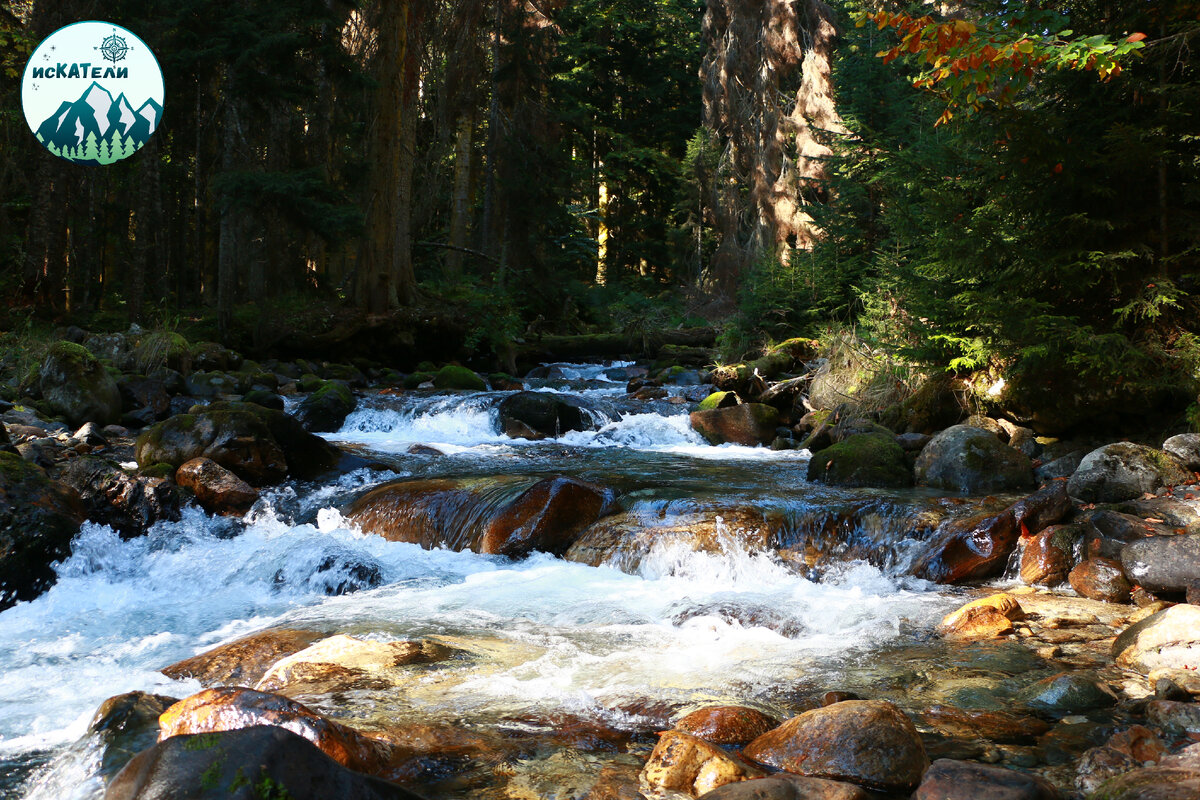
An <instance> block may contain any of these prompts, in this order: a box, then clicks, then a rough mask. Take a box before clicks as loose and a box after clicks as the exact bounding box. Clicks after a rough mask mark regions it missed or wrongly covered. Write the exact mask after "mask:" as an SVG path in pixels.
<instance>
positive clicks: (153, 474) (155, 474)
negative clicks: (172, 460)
mask: <svg viewBox="0 0 1200 800" xmlns="http://www.w3.org/2000/svg"><path fill="white" fill-rule="evenodd" d="M137 474H138V475H139V476H141V477H143V478H165V479H167V480H172V479H173V478H174V477H175V467H173V466H171V465H170V464H163V463H162V462H159V463H158V464H150V465H149V466H146V467H142V468H141V469H139V470H138V471H137Z"/></svg>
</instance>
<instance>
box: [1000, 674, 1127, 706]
mask: <svg viewBox="0 0 1200 800" xmlns="http://www.w3.org/2000/svg"><path fill="white" fill-rule="evenodd" d="M1016 699H1017V700H1018V701H1019V702H1021V703H1023V704H1024V705H1026V706H1028V707H1029V708H1032V709H1035V710H1037V711H1045V712H1049V713H1051V714H1071V713H1074V712H1077V711H1087V710H1088V709H1092V708H1108V707H1109V706H1113V705H1116V703H1117V698H1116V697H1115V696H1113V693H1112V691H1111V690H1110V689H1108V686H1107V685H1106V684H1104V683H1103V682H1102V681H1101V680H1100V676H1099V675H1097V674H1096V673H1094V672H1060V673H1059V674H1057V675H1051V676H1050V677H1049V678H1043V679H1042V680H1040V681H1038V682H1037V683H1034V684H1031V685H1029V686H1027V687H1025V688H1024V689H1022V690H1021V691H1020V692H1018V693H1017V696H1016Z"/></svg>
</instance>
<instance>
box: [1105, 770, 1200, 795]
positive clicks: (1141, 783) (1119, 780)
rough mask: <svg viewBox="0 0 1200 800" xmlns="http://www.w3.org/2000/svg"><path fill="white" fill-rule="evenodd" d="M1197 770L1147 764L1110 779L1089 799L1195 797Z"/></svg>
mask: <svg viewBox="0 0 1200 800" xmlns="http://www.w3.org/2000/svg"><path fill="white" fill-rule="evenodd" d="M1197 797H1200V772H1197V771H1195V770H1190V769H1176V768H1172V767H1146V768H1144V769H1135V770H1133V771H1132V772H1126V773H1125V774H1123V775H1118V776H1116V777H1115V778H1111V779H1109V780H1107V781H1105V782H1104V783H1103V784H1101V785H1100V787H1099V788H1098V789H1096V791H1094V792H1093V793H1092V794H1091V795H1090V796H1089V798H1088V800H1196V798H1197Z"/></svg>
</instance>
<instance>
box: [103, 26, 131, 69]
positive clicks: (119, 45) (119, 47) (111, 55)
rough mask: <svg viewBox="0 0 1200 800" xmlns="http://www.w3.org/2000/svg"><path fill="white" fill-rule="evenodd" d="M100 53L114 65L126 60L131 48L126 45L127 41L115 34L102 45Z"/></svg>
mask: <svg viewBox="0 0 1200 800" xmlns="http://www.w3.org/2000/svg"><path fill="white" fill-rule="evenodd" d="M100 52H101V54H103V55H104V57H105V58H106V59H107V60H109V61H111V62H113V63H114V64H115V63H117V62H118V61H121V60H122V59H124V58H125V55H126V54H127V53H128V52H129V46H128V45H127V44H125V40H124V39H122V38H121V37H120V36H117V34H116V33H115V32H114V33H113V35H112V36H108V37H106V38H105V39H104V41H103V42H101V43H100Z"/></svg>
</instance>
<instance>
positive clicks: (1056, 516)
mask: <svg viewBox="0 0 1200 800" xmlns="http://www.w3.org/2000/svg"><path fill="white" fill-rule="evenodd" d="M1008 510H1009V511H1010V512H1012V515H1013V517H1014V519H1015V521H1016V523H1017V528H1018V529H1019V530H1020V531H1021V534H1022V535H1025V536H1028V535H1032V534H1035V533H1038V532H1040V531H1041V530H1042V529H1043V528H1045V527H1046V526H1047V525H1053V524H1054V523H1056V522H1058V521H1059V520H1061V519H1063V518H1064V517H1066V516H1067V515H1068V514H1069V513H1071V511H1072V510H1073V505H1072V503H1071V498H1070V497H1069V496H1068V495H1067V482H1066V481H1051V482H1050V483H1048V484H1046V485H1045V486H1043V487H1042V488H1040V489H1038V490H1037V491H1036V492H1034V493H1033V494H1031V495H1029V496H1028V497H1024V498H1022V499H1020V500H1018V501H1017V502H1015V503H1013V504H1012V505H1011V506H1009V509H1008Z"/></svg>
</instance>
